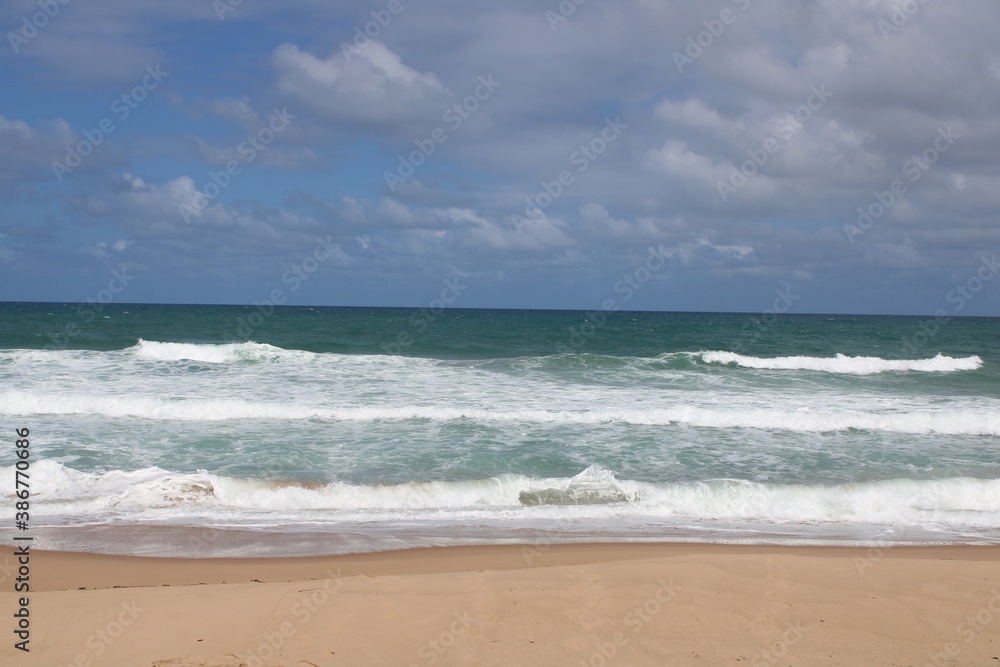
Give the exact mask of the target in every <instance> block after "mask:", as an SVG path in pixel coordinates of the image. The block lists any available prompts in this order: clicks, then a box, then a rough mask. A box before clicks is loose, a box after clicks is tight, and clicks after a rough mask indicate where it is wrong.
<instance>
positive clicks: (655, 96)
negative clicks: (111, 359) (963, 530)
mask: <svg viewBox="0 0 1000 667" xmlns="http://www.w3.org/2000/svg"><path fill="white" fill-rule="evenodd" d="M570 9H572V12H571V13H570V11H569V10H570ZM0 25H2V26H3V30H4V35H5V39H4V43H3V44H2V45H0V54H2V55H0V90H2V91H3V94H2V95H0V300H22V301H30V300H43V301H83V300H86V299H88V298H97V295H99V294H102V293H103V294H107V293H108V292H107V291H104V292H102V290H107V289H108V287H109V284H113V286H114V287H115V294H114V299H115V300H116V301H118V302H123V303H124V302H173V303H252V302H254V301H258V302H259V301H264V300H267V299H269V298H270V295H272V294H274V293H275V292H276V291H277V292H278V293H279V294H280V296H281V299H282V300H283V302H284V303H289V304H303V305H304V304H309V305H374V306H388V305H399V306H414V307H421V306H425V305H427V304H428V303H429V302H430V301H431V300H433V299H435V298H436V297H437V296H438V295H439V294H440V292H441V290H442V289H443V286H444V285H445V281H446V280H459V281H460V282H461V284H463V285H465V286H466V288H465V289H464V290H463V291H462V293H461V295H460V297H459V298H458V299H457V300H456V302H455V303H454V304H453V305H454V306H459V307H524V308H580V309H593V308H600V307H601V306H602V304H604V303H605V302H607V301H608V300H609V299H612V300H614V301H615V304H616V306H617V307H619V308H625V309H634V310H694V311H745V312H761V311H763V310H765V309H767V308H769V307H771V306H772V305H773V303H774V301H775V299H776V298H779V296H778V295H779V294H785V295H789V294H790V295H792V297H793V298H791V299H788V298H786V299H785V302H783V303H785V304H786V306H787V308H788V310H789V312H830V313H837V312H839V313H886V314H932V313H934V312H935V311H941V310H944V311H946V312H948V314H949V315H994V316H995V315H1000V280H997V281H994V280H993V278H994V277H995V273H996V268H995V259H994V258H995V253H996V252H997V251H998V250H1000V224H998V223H1000V187H998V185H1000V181H998V165H997V156H998V155H1000V116H998V114H997V109H1000V48H998V46H997V43H996V39H995V35H994V33H995V28H996V26H997V25H1000V6H998V5H997V4H996V3H994V2H988V1H987V0H981V1H980V0H977V1H970V2H967V3H963V5H962V7H961V10H958V9H956V8H955V7H953V6H951V5H947V4H946V3H933V2H918V1H917V0H912V1H910V2H906V1H902V0H900V1H898V2H888V1H880V0H871V1H860V0H858V1H850V0H848V1H842V2H833V1H827V2H792V1H789V2H780V3H778V2H764V1H763V0H719V1H712V2H698V3H692V2H673V1H664V2H646V1H634V2H630V1H625V2H619V3H600V2H596V0H589V1H584V2H582V3H580V4H574V3H572V2H570V1H569V0H567V1H566V2H563V3H562V4H560V3H557V2H551V3H537V2H508V3H502V5H498V6H476V5H473V4H472V3H460V2H438V3H433V4H430V3H424V4H421V3H417V2H413V1H412V0H398V1H396V0H393V1H390V0H384V1H381V2H371V3H356V2H342V3H326V2H319V1H318V0H299V1H293V2H288V3H282V4H281V5H280V6H279V5H277V4H275V3H254V2H246V1H244V2H239V3H238V4H237V2H236V0H217V1H215V2H212V1H211V0H179V1H177V2H171V3H160V2H120V1H118V0H102V1H92V2H81V1H79V0H67V1H66V4H60V2H59V1H58V0H40V1H39V0H34V1H31V2H27V1H24V2H22V1H20V0H18V1H12V2H6V3H4V5H3V7H2V9H0ZM651 249H652V250H651ZM116 272H118V273H117V274H116ZM116 275H118V276H124V277H125V278H124V281H123V280H122V279H121V278H117V279H116V278H115V276H116ZM115 280H117V282H113V283H112V281H115ZM123 282H124V284H122V283H123ZM630 285H631V286H630ZM956 290H965V294H966V296H963V297H962V298H961V299H960V300H959V299H957V298H955V297H954V294H955V293H956V292H955V291H956ZM949 296H951V298H949ZM959 302H961V307H959V306H958V304H959ZM783 307H785V306H783Z"/></svg>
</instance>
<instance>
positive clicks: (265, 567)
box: [0, 544, 1000, 667]
mask: <svg viewBox="0 0 1000 667" xmlns="http://www.w3.org/2000/svg"><path fill="white" fill-rule="evenodd" d="M8 562H9V561H8ZM30 567H31V585H32V592H31V594H30V603H29V609H30V619H31V625H30V633H31V634H30V644H29V646H30V649H31V651H30V653H23V652H21V651H18V650H16V649H15V648H14V647H13V644H14V642H15V641H17V638H16V636H15V635H13V634H12V632H11V630H12V629H13V628H14V623H15V622H16V619H14V618H12V613H13V611H14V610H16V609H17V598H18V597H19V595H17V594H15V593H11V592H9V591H11V590H12V589H13V586H12V581H13V577H14V576H16V574H12V573H10V572H8V573H7V582H6V583H5V584H4V591H5V592H4V593H3V594H2V597H3V608H4V609H5V610H7V611H6V612H5V613H4V615H3V617H4V618H6V619H7V620H6V622H5V625H6V626H7V627H4V628H3V635H4V636H5V637H6V638H7V639H6V640H5V641H4V643H3V646H2V647H0V663H2V664H4V665H45V666H46V667H51V666H52V665H80V666H84V665H123V666H129V667H134V666H148V665H157V666H160V665H164V666H165V665H171V666H177V665H212V666H218V667H221V666H223V665H226V666H228V665H234V666H235V665H248V666H253V665H267V666H273V665H289V666H291V665H295V666H305V665H595V666H598V665H606V664H618V665H750V666H757V665H852V666H854V665H913V666H923V665H979V666H982V665H997V666H998V667H1000V547H975V546H967V547H961V546H955V547H896V548H891V549H884V550H880V549H860V548H848V547H829V548H827V547H776V546H756V547H750V546H729V545H708V544H589V545H552V546H550V545H545V544H543V545H538V546H526V547H522V546H488V547H451V548H441V549H416V550H410V551H396V552H386V553H375V554H360V555H351V556H333V557H323V558H243V559H177V558H143V557H122V556H103V555H93V554H72V553H57V552H34V553H32V555H31V563H30Z"/></svg>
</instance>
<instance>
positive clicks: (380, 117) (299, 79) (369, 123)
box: [271, 41, 449, 132]
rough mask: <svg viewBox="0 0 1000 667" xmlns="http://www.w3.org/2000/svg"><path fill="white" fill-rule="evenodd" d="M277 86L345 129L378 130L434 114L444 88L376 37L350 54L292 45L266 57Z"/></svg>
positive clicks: (442, 99) (443, 96) (443, 97)
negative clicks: (314, 52)
mask: <svg viewBox="0 0 1000 667" xmlns="http://www.w3.org/2000/svg"><path fill="white" fill-rule="evenodd" d="M271 62H272V64H273V67H274V70H275V72H276V75H277V87H278V90H279V91H280V92H281V93H282V94H284V95H288V96H289V97H291V98H293V99H295V100H297V101H299V102H301V103H302V104H304V105H305V106H306V107H308V108H309V109H311V110H312V111H313V112H314V113H316V114H318V115H319V116H320V117H322V118H323V119H325V120H327V121H329V122H332V123H336V124H338V125H342V126H343V127H344V128H345V129H355V130H366V131H371V132H384V131H393V130H397V129H398V128H399V127H400V126H404V127H407V128H409V127H412V126H413V124H414V121H415V120H422V119H423V118H425V117H426V116H427V115H428V114H431V113H436V114H437V115H440V113H441V108H442V106H443V104H444V103H445V101H446V100H447V99H448V97H449V93H448V91H447V90H446V89H445V88H444V86H442V85H441V82H440V81H439V80H438V78H437V77H436V76H435V75H434V74H433V73H430V72H423V73H422V72H418V71H417V70H415V69H413V68H412V67H409V66H407V65H406V64H404V63H403V61H402V60H401V59H400V57H399V56H398V55H396V54H395V53H393V52H392V51H391V50H390V49H389V48H388V47H387V46H385V45H384V44H382V43H381V42H378V41H372V42H371V43H369V44H368V45H367V46H365V47H364V49H362V50H360V51H357V52H356V53H353V54H352V53H351V52H346V53H345V52H342V51H335V52H334V53H332V54H330V55H329V56H328V57H327V58H325V59H321V58H317V57H316V56H314V55H312V54H311V53H306V52H304V51H302V50H300V49H299V47H298V46H296V45H294V44H287V43H286V44H282V45H281V46H279V47H278V48H277V49H275V51H274V53H273V54H272V57H271Z"/></svg>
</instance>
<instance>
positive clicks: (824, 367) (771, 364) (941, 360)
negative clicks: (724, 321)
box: [698, 351, 983, 375]
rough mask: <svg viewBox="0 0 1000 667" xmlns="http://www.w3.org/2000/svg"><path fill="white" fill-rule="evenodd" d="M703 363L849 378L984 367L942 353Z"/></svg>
mask: <svg viewBox="0 0 1000 667" xmlns="http://www.w3.org/2000/svg"><path fill="white" fill-rule="evenodd" d="M698 354H699V356H701V358H702V361H704V362H705V363H709V364H736V365H737V366H742V367H744V368H758V369H772V370H808V371H823V372H826V373H845V374H849V375H872V374H874V373H886V372H889V371H921V372H925V373H951V372H956V371H974V370H976V369H977V368H979V367H980V366H982V365H983V360H982V359H981V358H979V357H978V356H975V355H973V356H971V357H961V358H955V357H948V356H944V355H942V354H940V353H938V355H937V356H935V357H933V358H930V359H882V358H880V357H848V356H845V355H843V354H838V355H836V356H835V357H832V358H831V357H773V358H762V357H748V356H745V355H742V354H737V353H735V352H725V351H713V352H699V353H698Z"/></svg>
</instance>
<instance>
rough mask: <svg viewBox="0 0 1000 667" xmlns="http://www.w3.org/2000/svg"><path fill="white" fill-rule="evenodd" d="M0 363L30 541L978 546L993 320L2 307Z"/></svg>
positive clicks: (989, 456) (103, 544)
mask: <svg viewBox="0 0 1000 667" xmlns="http://www.w3.org/2000/svg"><path fill="white" fill-rule="evenodd" d="M0 382H2V384H0V421H2V423H3V424H4V429H3V431H4V433H5V435H6V438H5V439H6V440H7V442H8V444H7V445H3V444H2V440H0V465H2V467H3V473H2V478H3V479H6V480H8V483H7V484H6V485H5V486H4V493H5V495H6V501H7V503H8V504H9V506H10V507H11V508H13V504H14V502H15V498H14V496H13V490H14V482H13V480H14V463H15V460H16V459H15V447H14V440H15V437H16V436H15V429H19V428H28V429H30V432H31V443H32V444H31V467H30V474H31V490H32V497H31V530H32V531H33V534H34V535H35V542H34V544H35V548H54V549H68V550H82V551H99V552H111V553H136V554H160V555H179V556H199V555H244V556H246V555H278V554H282V555H291V554H301V555H306V554H335V553H349V552H369V551H379V550H386V549H396V548H408V547H417V546H429V545H454V544H481V543H494V544H496V543H521V544H525V545H533V547H534V548H544V547H545V545H548V544H552V543H556V542H600V541H710V542H726V543H751V544H752V543H759V544H845V545H846V544H854V545H859V544H860V545H883V544H895V543H906V544H931V543H933V544H980V543H992V544H996V543H1000V319H998V318H955V317H951V318H947V319H945V318H940V319H934V318H933V317H924V318H919V317H876V316H842V315H778V316H775V315H773V314H771V315H747V314H721V313H653V312H604V311H593V312H579V311H522V310H466V309H454V310H451V309H449V310H436V309H401V308H320V307H316V308H307V307H278V308H271V307H263V306H262V307H242V306H180V305H134V304H117V305H100V304H84V305H82V306H81V305H79V304H55V303H5V304H0ZM11 512H13V509H11ZM0 530H2V531H4V532H6V533H7V535H8V537H9V536H10V534H11V533H12V532H13V531H14V529H13V527H12V526H11V527H3V528H0ZM192 534H196V535H201V536H211V537H200V538H197V539H192V538H191V537H190V536H191V535H192ZM183 536H187V537H183Z"/></svg>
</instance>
